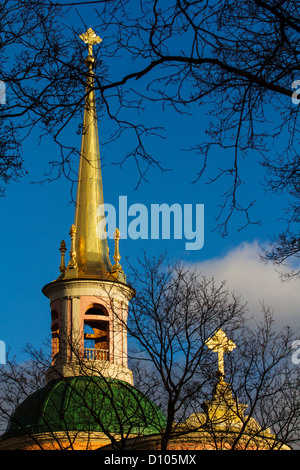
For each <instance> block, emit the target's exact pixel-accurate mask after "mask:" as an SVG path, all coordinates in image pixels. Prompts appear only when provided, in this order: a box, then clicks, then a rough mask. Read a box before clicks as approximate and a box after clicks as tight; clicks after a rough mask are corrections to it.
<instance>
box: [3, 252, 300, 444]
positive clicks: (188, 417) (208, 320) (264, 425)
mask: <svg viewBox="0 0 300 470" xmlns="http://www.w3.org/2000/svg"><path fill="white" fill-rule="evenodd" d="M130 280H131V281H132V282H133V281H134V284H135V288H136V297H135V298H134V299H133V301H132V304H131V307H130V310H129V316H128V325H127V331H128V336H129V359H130V365H129V367H130V368H131V370H132V371H133V374H134V387H132V386H131V385H130V384H128V385H126V384H123V385H122V387H123V388H122V389H120V387H118V393H117V394H116V393H115V389H114V385H113V383H112V382H111V380H110V378H109V377H108V376H107V375H106V374H105V373H104V371H105V365H103V370H102V369H101V364H100V365H99V363H97V361H95V362H94V363H93V362H87V361H85V360H84V359H83V358H82V357H81V355H80V353H78V355H77V356H75V357H76V367H77V369H76V370H77V372H78V370H79V369H80V374H77V377H78V378H77V379H76V377H75V378H72V379H70V378H68V377H67V378H64V377H58V382H60V381H61V386H62V387H68V390H69V392H68V393H69V395H68V396H69V397H70V399H69V400H68V406H67V407H65V408H64V411H63V412H62V411H60V413H62V414H61V415H59V414H58V415H57V419H58V421H59V425H60V426H61V423H64V426H65V429H64V431H65V435H64V438H63V440H62V438H61V436H58V435H57V433H56V432H55V431H56V428H55V425H56V424H57V423H55V419H56V418H54V415H55V416H56V414H57V413H56V411H55V413H54V412H53V413H52V415H51V416H50V415H47V414H46V415H45V412H44V414H43V417H41V421H40V423H42V424H43V426H42V427H43V429H42V431H43V433H45V432H46V431H47V432H48V434H49V439H50V440H52V442H53V443H55V445H56V447H57V448H65V447H66V446H67V447H68V448H70V449H72V448H74V447H75V446H76V442H77V439H79V438H80V431H82V429H84V430H85V431H87V432H92V431H93V430H95V428H97V430H100V431H101V432H102V433H103V434H104V435H105V436H106V437H107V441H108V442H109V444H108V447H109V448H110V449H115V450H126V449H128V448H135V446H142V445H145V442H146V441H147V436H146V437H145V435H144V434H145V429H146V428H147V429H148V428H149V429H151V433H152V437H153V438H154V439H155V442H156V444H155V445H156V446H157V447H158V448H160V449H162V450H166V449H168V448H169V446H170V445H171V444H172V442H174V441H176V440H177V442H178V441H179V442H184V441H186V440H187V439H190V436H191V435H192V436H194V437H193V439H194V441H193V442H194V444H195V442H197V439H198V441H199V440H201V439H202V438H203V440H204V441H205V442H206V443H207V442H208V443H209V446H210V448H211V447H212V448H216V449H223V448H227V449H228V448H230V449H241V448H242V449H247V448H253V446H257V448H261V442H262V440H263V442H264V443H265V445H266V448H268V449H272V448H280V446H282V445H290V446H296V447H297V446H298V445H299V426H300V421H299V418H300V406H299V403H300V401H299V398H300V397H299V379H300V377H299V366H298V367H297V365H296V364H294V363H293V361H292V351H291V347H292V342H293V340H294V339H295V337H296V333H295V332H292V331H291V330H290V329H288V328H286V329H283V330H282V331H276V325H274V324H273V319H272V313H271V311H270V309H269V308H266V307H264V306H263V308H262V311H263V315H262V319H261V321H260V320H259V321H257V320H256V319H257V313H255V315H254V318H251V317H250V318H247V314H246V311H245V306H244V305H241V303H240V300H239V299H238V298H236V297H235V296H234V295H233V294H230V292H229V291H228V289H227V288H226V284H225V283H221V284H220V285H217V284H216V283H215V282H214V280H213V279H210V280H208V279H206V278H204V277H203V276H202V275H201V274H199V273H197V272H195V271H191V270H190V269H186V268H184V267H183V266H182V265H181V264H180V263H175V264H172V265H169V266H167V265H166V264H165V258H164V257H161V258H154V259H148V258H146V257H145V259H144V260H143V262H141V264H140V265H139V268H138V269H134V272H133V273H132V275H131V279H130ZM115 314H116V315H118V312H115ZM220 328H221V329H222V330H223V331H224V332H226V335H227V337H228V338H230V339H231V340H232V341H234V343H235V345H236V348H235V349H234V350H233V351H232V352H231V353H230V354H226V358H225V377H223V378H224V379H225V381H223V380H222V381H220V375H218V360H217V357H216V354H215V353H214V352H212V351H211V350H210V349H209V348H208V347H207V340H208V339H209V338H211V337H212V336H213V335H214V333H215V332H217V331H218V330H219V329H220ZM73 348H74V353H76V351H77V349H76V348H75V345H74V344H73ZM27 351H28V352H29V354H30V361H29V362H28V363H27V364H25V365H21V366H18V365H17V364H16V363H15V362H14V361H12V362H8V364H7V365H6V366H5V367H2V368H1V369H0V386H1V401H0V414H1V418H2V419H3V422H4V421H7V420H8V419H10V421H11V422H12V423H13V424H14V425H15V426H13V427H12V428H11V430H13V429H16V428H20V429H21V431H25V432H26V433H27V434H28V435H29V436H30V437H32V438H33V439H34V441H35V444H36V446H38V447H40V448H43V445H45V441H42V440H41V439H39V434H38V433H36V432H35V433H33V432H32V431H31V428H30V426H24V421H23V418H22V419H21V415H18V414H15V412H14V410H15V408H16V407H18V406H20V405H21V403H22V402H24V400H25V399H27V404H28V403H29V404H30V403H31V402H30V400H32V406H33V407H34V406H35V407H36V406H37V404H38V401H36V397H37V395H36V390H37V389H38V390H40V392H38V393H41V397H42V394H43V393H44V392H43V390H45V388H44V387H45V376H46V374H45V372H46V369H47V368H49V367H50V364H49V363H48V361H47V359H46V355H45V352H44V351H36V350H35V349H34V348H31V347H28V348H27ZM78 351H79V350H78ZM78 368H79V369H78ZM75 376H76V374H75ZM97 377H98V378H97ZM99 377H101V380H99ZM80 381H82V385H80V384H79V382H80ZM80 383H81V382H80ZM79 385H80V386H79ZM63 390H64V389H63ZM214 390H215V391H214ZM137 391H138V392H137ZM216 392H218V393H217V395H216ZM71 397H72V399H71ZM144 397H149V398H150V399H151V401H150V402H149V401H148V400H146V399H145V398H144ZM220 397H221V398H222V406H223V405H224V403H225V405H226V406H227V407H228V409H230V410H231V411H232V410H234V411H232V412H234V416H235V418H237V419H235V421H237V424H235V427H232V423H231V421H230V420H228V416H227V415H224V417H223V416H222V417H221V418H220V416H219V414H218V413H217V414H216V416H214V414H211V413H210V412H208V410H209V406H208V405H207V404H208V403H210V402H211V401H212V400H216V399H220ZM28 400H29V401H28ZM53 400H54V401H53V404H52V411H53V407H56V408H57V410H58V409H60V410H61V409H62V407H61V405H60V404H59V403H57V402H56V401H55V400H57V398H56V399H53ZM152 403H153V404H152ZM124 404H126V405H124ZM244 405H245V407H246V410H245V407H244ZM218 406H219V405H218ZM218 406H217V408H218ZM220 406H221V405H220ZM27 408H28V407H27ZM56 408H54V409H55V410H56ZM19 409H20V410H22V405H21V407H20V408H19ZM33 411H35V413H36V410H34V409H33ZM161 413H162V414H161ZM163 416H164V417H163ZM22 423H23V424H22ZM75 423H76V426H75ZM78 423H79V424H81V425H82V428H78ZM141 423H144V425H141ZM228 423H229V424H230V425H228ZM112 425H113V429H112ZM22 426H23V427H24V429H22ZM149 429H148V431H147V433H146V434H147V435H148V437H149ZM269 429H271V433H270V431H269ZM2 431H4V429H2ZM151 433H150V434H151ZM195 433H196V437H195ZM41 435H42V434H41ZM66 436H67V442H66ZM150 437H151V436H150ZM204 437H205V439H204ZM91 438H92V435H91ZM137 438H138V439H137ZM139 438H141V439H139ZM145 439H146V441H145ZM90 443H91V441H90V439H86V444H87V448H88V447H89V445H90Z"/></svg>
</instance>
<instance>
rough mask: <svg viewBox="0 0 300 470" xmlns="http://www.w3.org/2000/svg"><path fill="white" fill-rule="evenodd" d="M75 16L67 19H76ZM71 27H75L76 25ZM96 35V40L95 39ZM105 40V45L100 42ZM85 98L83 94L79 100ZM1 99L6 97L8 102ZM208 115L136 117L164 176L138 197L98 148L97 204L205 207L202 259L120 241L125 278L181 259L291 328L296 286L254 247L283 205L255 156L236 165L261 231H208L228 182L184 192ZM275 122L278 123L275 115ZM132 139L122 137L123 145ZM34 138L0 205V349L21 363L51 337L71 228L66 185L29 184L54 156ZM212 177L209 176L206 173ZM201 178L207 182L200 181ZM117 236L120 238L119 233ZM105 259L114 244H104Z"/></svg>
mask: <svg viewBox="0 0 300 470" xmlns="http://www.w3.org/2000/svg"><path fill="white" fill-rule="evenodd" d="M73 13H74V12H71V13H70V16H69V19H70V21H71V20H72V21H73V20H74V21H75V20H78V18H77V17H76V15H75V16H74V17H73V16H72V15H73ZM80 13H81V15H82V16H83V17H84V19H85V21H86V22H87V23H88V24H90V25H91V26H93V16H92V9H87V8H86V9H85V10H84V11H80ZM76 18H77V19H76ZM97 33H99V34H100V35H101V32H98V31H97ZM103 40H105V37H103ZM83 92H84V91H83ZM7 99H9V90H8V96H7ZM206 113H207V109H205V107H203V108H200V109H199V108H198V109H195V110H194V114H193V115H192V116H183V115H181V116H180V115H176V114H174V112H172V111H171V110H165V111H162V110H159V109H158V108H154V107H153V106H151V107H150V106H149V108H146V110H145V111H144V113H143V115H142V118H143V119H144V118H146V119H147V120H149V122H152V123H154V125H156V124H157V125H161V126H164V127H165V129H166V131H165V137H166V138H165V139H163V140H162V139H159V138H155V137H151V139H150V140H149V145H150V147H151V150H152V151H153V153H154V154H155V155H157V156H158V159H159V160H161V161H162V162H163V164H164V166H165V167H167V168H171V169H172V171H169V172H166V173H161V172H160V171H159V170H158V169H153V170H152V171H150V173H149V175H148V178H149V181H148V182H147V183H142V184H141V185H140V186H139V188H138V189H137V190H136V189H135V187H136V183H137V180H138V174H137V172H136V168H135V167H134V165H133V163H128V164H127V165H125V166H124V167H123V168H122V169H120V168H119V167H118V166H115V165H113V162H115V161H116V159H119V158H120V159H121V158H122V157H123V154H124V148H125V147H126V144H128V143H130V142H126V141H125V140H122V141H121V142H120V141H116V142H114V143H113V144H111V145H104V146H102V145H101V148H100V152H101V158H102V163H103V169H102V176H103V185H104V200H105V202H106V203H111V204H114V205H117V204H118V198H119V196H124V195H125V196H127V198H128V205H131V204H134V203H140V204H143V205H145V206H146V207H147V208H149V210H150V206H151V204H155V203H159V204H162V203H166V204H168V205H172V204H174V203H179V204H180V205H181V206H183V204H193V206H195V204H204V246H203V248H202V249H201V250H198V251H194V250H190V251H188V250H186V249H185V242H186V240H172V239H171V240H161V239H160V240H151V239H149V240H130V239H127V240H121V243H120V252H121V256H122V259H121V264H122V265H123V267H124V269H125V271H126V259H125V258H126V257H127V256H128V258H129V259H130V262H133V261H134V260H135V259H136V258H137V257H138V256H141V255H142V254H143V252H144V251H145V252H146V253H147V254H148V255H155V254H157V255H158V254H159V253H161V252H162V251H164V250H168V253H169V257H170V259H172V260H176V259H182V260H183V261H184V262H185V263H187V264H189V265H193V266H194V265H197V266H198V267H199V269H201V270H202V271H203V272H204V274H207V275H208V276H211V275H214V276H215V277H216V279H220V280H222V279H228V285H229V288H230V289H232V290H235V291H236V292H238V293H241V294H242V295H243V296H245V300H249V305H250V307H251V309H252V310H251V311H252V312H254V313H255V312H258V311H259V306H258V301H259V300H262V299H263V298H265V299H266V301H267V302H268V303H270V304H272V303H273V304H274V305H273V306H274V307H276V308H277V310H276V308H275V318H276V320H277V321H278V322H279V323H280V324H285V323H290V324H291V325H292V326H293V327H298V326H299V321H298V320H297V309H298V306H299V302H300V294H299V289H298V288H297V282H291V283H289V284H288V285H286V284H282V283H281V281H280V280H279V278H278V276H277V274H276V273H275V270H274V267H271V266H267V267H266V266H264V265H263V263H261V262H260V261H259V256H258V251H259V245H260V244H265V243H266V242H267V241H268V240H269V239H270V237H271V236H272V235H273V234H277V233H278V231H279V229H280V222H279V221H278V218H279V217H280V216H281V215H282V211H283V207H284V203H285V201H284V200H283V198H282V197H280V196H278V195H277V196H276V195H273V194H270V193H265V191H264V190H263V188H262V186H261V185H260V181H262V179H263V172H262V169H261V168H260V166H259V164H258V163H257V157H256V155H255V154H253V155H250V158H249V160H246V161H245V162H244V163H243V172H244V175H246V177H247V185H245V186H244V187H243V188H242V195H243V197H244V198H245V200H248V202H250V201H252V199H255V200H256V205H255V208H254V209H253V218H254V219H261V220H262V224H261V225H250V226H248V227H247V228H246V229H245V230H242V231H238V227H239V226H240V223H241V221H240V220H237V219H236V218H235V219H233V221H232V223H231V224H230V226H229V228H230V230H229V234H228V236H227V237H226V238H222V237H221V236H220V235H219V234H218V232H217V231H214V228H215V225H216V221H215V218H216V216H217V214H218V204H220V201H221V200H220V196H221V195H222V194H223V192H224V190H225V188H226V183H227V181H226V180H224V181H223V180H221V181H220V182H219V183H217V184H214V185H207V184H205V182H204V181H202V180H200V181H198V182H197V183H195V184H192V180H193V177H194V174H195V168H198V167H199V166H200V165H199V163H198V160H197V158H198V157H197V156H196V155H195V154H194V153H193V152H187V151H185V150H183V149H186V148H188V147H189V145H193V144H195V143H196V142H197V141H199V138H200V137H201V136H203V138H205V125H206V124H207V117H206ZM274 118H275V119H276V115H275V116H274ZM109 126H110V124H109V123H108V122H107V121H106V120H105V119H104V118H103V119H100V122H99V137H100V142H101V141H105V140H106V137H107V135H109V132H110V127H109ZM76 130H77V122H76V123H75V122H74V123H72V124H71V125H70V126H69V129H68V138H70V139H72V141H73V142H75V141H76V145H77V146H78V148H80V143H81V137H80V136H79V135H77V134H76ZM127 139H129V140H130V136H127ZM37 141H38V139H37V134H36V135H32V137H31V138H30V139H28V140H27V141H26V143H25V145H24V148H23V156H24V160H25V163H26V168H27V171H28V174H27V175H26V176H25V177H24V178H23V179H22V180H21V181H20V182H18V183H12V184H10V185H9V186H8V187H7V195H6V197H5V198H1V199H0V211H1V220H2V225H1V231H0V241H1V247H2V256H1V267H2V269H1V271H2V276H1V281H2V282H1V310H0V311H1V314H0V340H2V341H4V342H5V344H6V347H7V349H9V348H10V349H11V354H16V355H17V357H22V354H21V351H22V348H23V347H24V346H25V344H26V343H30V344H33V345H34V346H36V347H39V346H42V344H43V341H44V340H46V339H47V338H49V337H50V308H49V302H48V299H47V298H45V297H44V296H43V294H42V292H41V289H42V287H43V286H44V285H45V284H46V283H48V282H50V281H52V280H54V279H56V278H57V277H58V275H59V263H60V253H59V245H60V242H61V240H62V239H65V241H66V243H67V248H68V250H69V248H70V241H69V229H70V226H71V224H72V223H73V221H74V206H73V205H72V204H70V183H69V182H68V181H66V180H64V179H59V180H57V181H54V182H52V183H45V184H43V185H40V184H33V183H32V182H33V181H39V180H41V179H42V178H43V174H44V173H45V172H47V171H48V163H47V162H48V161H49V160H51V159H53V155H55V152H58V151H59V149H58V147H57V146H55V145H54V144H52V143H51V142H50V141H47V139H44V140H43V141H42V143H41V144H40V145H38V142H37ZM224 158H225V154H224V152H222V151H221V150H220V149H219V150H218V151H216V153H215V154H214V155H213V158H212V159H211V161H210V165H211V166H212V168H213V167H218V166H219V165H222V164H223V162H224ZM209 171H210V170H209ZM208 174H209V173H208ZM121 236H122V234H121ZM110 251H111V253H113V243H112V242H111V241H110Z"/></svg>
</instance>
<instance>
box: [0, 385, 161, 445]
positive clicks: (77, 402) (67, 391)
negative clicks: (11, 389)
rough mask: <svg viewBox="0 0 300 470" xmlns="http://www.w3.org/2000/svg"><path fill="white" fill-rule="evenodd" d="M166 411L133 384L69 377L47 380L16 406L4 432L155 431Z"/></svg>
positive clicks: (147, 432) (11, 433)
mask: <svg viewBox="0 0 300 470" xmlns="http://www.w3.org/2000/svg"><path fill="white" fill-rule="evenodd" d="M165 422H166V419H165V416H164V415H163V413H162V412H161V411H160V410H159V408H158V407H157V406H156V405H155V404H154V403H153V402H152V401H151V400H149V399H148V398H147V397H146V396H145V395H144V394H142V393H141V392H139V391H138V390H137V389H135V388H134V387H133V386H131V385H130V384H128V383H126V382H123V381H120V380H117V379H107V378H104V377H94V376H93V377H88V376H79V377H69V378H65V379H61V380H58V381H53V382H50V383H49V384H47V385H46V386H45V387H44V388H42V389H40V390H37V391H36V392H35V393H33V394H32V395H30V396H29V397H28V398H27V399H26V400H25V401H24V402H23V403H22V404H21V405H20V406H19V407H18V408H17V409H16V411H15V413H14V415H13V416H12V418H11V420H10V422H9V425H8V427H7V431H6V433H5V434H4V435H3V436H2V439H3V438H9V437H12V436H19V435H23V434H27V435H28V434H33V433H40V432H57V431H87V432H104V433H120V434H122V433H123V434H124V433H130V434H139V435H141V434H143V435H145V434H151V433H158V432H159V431H160V430H161V429H162V427H164V426H165Z"/></svg>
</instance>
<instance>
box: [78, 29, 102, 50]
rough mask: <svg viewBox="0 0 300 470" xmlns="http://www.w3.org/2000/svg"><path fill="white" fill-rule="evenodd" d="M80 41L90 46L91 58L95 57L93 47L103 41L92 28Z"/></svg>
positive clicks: (82, 35)
mask: <svg viewBox="0 0 300 470" xmlns="http://www.w3.org/2000/svg"><path fill="white" fill-rule="evenodd" d="M79 37H80V39H81V40H82V41H83V42H84V43H85V44H87V45H88V52H89V56H92V55H93V46H94V45H95V44H99V42H102V39H101V38H100V37H99V36H97V34H96V33H95V31H94V30H93V29H92V28H89V29H88V30H87V31H86V32H85V33H83V34H81V35H80V36H79Z"/></svg>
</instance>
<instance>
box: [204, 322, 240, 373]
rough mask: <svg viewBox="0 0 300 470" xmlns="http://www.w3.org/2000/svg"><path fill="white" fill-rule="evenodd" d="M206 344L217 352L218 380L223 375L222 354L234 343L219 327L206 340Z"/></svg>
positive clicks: (231, 347)
mask: <svg viewBox="0 0 300 470" xmlns="http://www.w3.org/2000/svg"><path fill="white" fill-rule="evenodd" d="M206 346H207V347H208V348H209V349H211V350H212V351H213V352H216V353H217V354H218V375H219V378H220V380H223V379H224V377H225V372H224V354H225V353H228V352H230V351H232V350H233V349H234V348H235V347H236V345H235V344H234V342H233V341H231V339H228V338H227V336H226V334H225V333H224V331H223V330H221V328H220V329H219V330H218V331H216V333H215V334H214V335H213V336H211V337H210V338H209V339H208V340H207V341H206Z"/></svg>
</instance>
